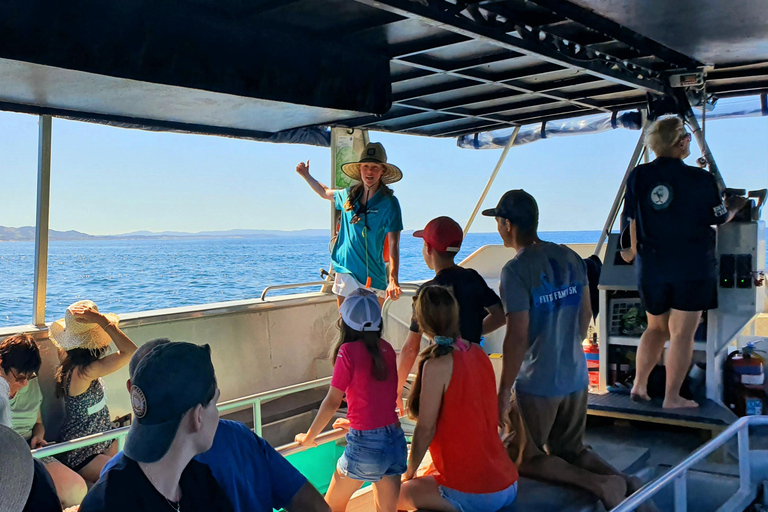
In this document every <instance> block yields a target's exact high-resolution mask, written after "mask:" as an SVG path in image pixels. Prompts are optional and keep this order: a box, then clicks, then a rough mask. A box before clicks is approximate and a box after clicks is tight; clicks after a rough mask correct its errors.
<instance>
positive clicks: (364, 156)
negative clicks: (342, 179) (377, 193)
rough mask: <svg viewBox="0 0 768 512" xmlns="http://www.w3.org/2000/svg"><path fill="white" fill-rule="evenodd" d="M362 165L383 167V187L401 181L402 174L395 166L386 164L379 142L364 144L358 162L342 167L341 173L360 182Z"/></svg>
mask: <svg viewBox="0 0 768 512" xmlns="http://www.w3.org/2000/svg"><path fill="white" fill-rule="evenodd" d="M364 163H373V164H379V165H381V166H382V167H384V172H383V173H382V174H381V182H382V183H384V184H385V185H389V184H390V183H395V182H396V181H400V180H401V179H403V172H402V171H401V170H400V169H398V168H397V166H394V165H392V164H388V163H387V152H386V151H384V146H382V145H381V143H379V142H369V143H368V144H366V145H365V148H364V149H363V152H362V153H361V154H360V161H359V162H351V163H348V164H344V165H342V166H341V171H342V172H343V173H344V174H346V175H347V176H349V177H350V178H352V179H353V180H355V181H362V180H361V179H360V164H364Z"/></svg>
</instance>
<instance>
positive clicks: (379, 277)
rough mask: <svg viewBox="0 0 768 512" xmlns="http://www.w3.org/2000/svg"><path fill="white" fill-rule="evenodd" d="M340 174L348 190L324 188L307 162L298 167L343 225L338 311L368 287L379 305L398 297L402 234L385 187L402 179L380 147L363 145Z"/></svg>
mask: <svg viewBox="0 0 768 512" xmlns="http://www.w3.org/2000/svg"><path fill="white" fill-rule="evenodd" d="M341 170H342V171H343V172H344V174H346V175H347V176H349V177H350V178H352V179H353V180H355V182H356V183H355V184H354V185H352V186H351V187H349V188H346V189H332V188H328V187H326V186H325V185H323V184H322V183H319V182H318V181H317V180H316V179H314V178H313V177H312V176H310V174H309V161H307V162H306V163H304V162H301V163H299V165H297V166H296V172H298V173H299V175H300V176H301V177H303V178H304V179H305V180H306V181H307V183H309V186H310V187H312V190H314V191H315V192H317V194H318V195H319V196H320V197H322V198H324V199H328V200H329V201H333V202H334V204H335V206H336V209H337V210H339V211H341V222H340V225H339V234H338V239H337V240H336V244H335V245H334V248H333V251H332V253H331V261H332V262H333V267H334V269H335V270H336V280H335V281H334V283H333V293H335V294H336V299H337V302H338V304H339V306H341V303H342V302H344V297H347V296H348V295H349V294H350V293H352V292H353V291H354V290H356V289H357V288H363V287H366V288H370V289H371V290H372V291H374V292H375V293H376V294H377V295H378V297H379V301H380V302H383V301H384V299H385V298H391V299H393V300H397V299H398V298H399V297H400V285H399V282H398V272H399V270H400V232H401V231H402V230H403V220H402V215H401V213H400V203H398V201H397V198H395V196H394V193H393V191H392V190H391V189H390V188H389V187H388V186H387V185H390V184H392V183H395V182H397V181H400V179H401V178H402V177H403V173H402V172H401V171H400V169H398V168H397V167H395V166H394V165H392V164H388V163H387V154H386V152H385V151H384V146H382V145H381V144H380V143H378V142H371V143H368V144H366V146H365V149H364V150H363V153H362V155H360V161H359V162H354V163H348V164H345V165H343V166H342V168H341ZM385 242H386V243H388V245H389V268H388V269H387V267H385V263H384V257H383V252H384V243H385Z"/></svg>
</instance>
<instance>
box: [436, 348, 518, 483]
mask: <svg viewBox="0 0 768 512" xmlns="http://www.w3.org/2000/svg"><path fill="white" fill-rule="evenodd" d="M496 396H497V395H496V378H495V376H494V373H493V366H492V365H491V360H490V359H488V356H487V355H485V352H483V350H482V349H481V348H480V347H479V346H477V345H476V344H474V343H470V347H469V349H468V350H466V351H461V350H454V351H453V373H452V374H451V382H450V383H449V384H448V389H447V390H446V391H445V394H444V395H443V405H442V407H441V410H440V416H438V418H437V429H436V431H435V437H434V439H433V440H432V444H431V445H430V446H429V451H430V453H431V454H432V460H433V461H434V463H435V469H437V471H438V472H439V475H435V479H436V480H437V483H439V484H440V485H443V486H445V487H448V488H451V489H456V490H457V491H461V492H469V493H475V494H486V493H492V492H498V491H502V490H504V489H506V488H507V487H509V486H510V485H512V484H514V483H515V482H516V481H517V478H518V475H517V468H516V467H515V464H514V463H513V462H512V460H511V459H510V458H509V455H507V452H506V450H505V449H504V445H503V444H502V443H501V438H500V437H499V433H498V428H497V426H498V421H499V414H498V404H497V400H496Z"/></svg>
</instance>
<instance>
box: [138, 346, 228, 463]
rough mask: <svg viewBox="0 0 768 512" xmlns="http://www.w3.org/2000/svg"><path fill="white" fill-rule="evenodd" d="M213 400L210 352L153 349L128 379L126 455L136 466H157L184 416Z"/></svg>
mask: <svg viewBox="0 0 768 512" xmlns="http://www.w3.org/2000/svg"><path fill="white" fill-rule="evenodd" d="M215 394H216V374H215V373H214V370H213V363H212V362H211V348H210V347H209V346H208V345H195V344H193V343H186V342H170V343H164V344H160V345H157V346H156V347H154V348H153V349H152V350H150V351H149V353H148V354H146V355H145V356H144V358H143V359H142V360H141V361H140V362H139V364H138V365H137V366H136V370H135V373H134V375H133V376H132V378H131V408H132V409H133V422H132V423H131V429H130V430H129V431H128V436H127V438H126V441H125V449H124V451H125V454H126V455H127V456H128V457H130V458H131V459H133V460H135V461H138V462H147V463H149V462H156V461H158V460H160V459H161V458H162V457H163V456H164V455H165V454H166V453H167V452H168V449H169V448H170V447H171V443H173V439H174V438H175V437H176V432H177V430H178V429H179V424H180V423H181V419H182V417H183V416H184V414H186V413H187V411H189V410H190V409H192V408H193V407H196V406H197V405H198V404H202V405H206V404H208V403H209V402H210V401H211V400H212V399H213V397H214V396H215Z"/></svg>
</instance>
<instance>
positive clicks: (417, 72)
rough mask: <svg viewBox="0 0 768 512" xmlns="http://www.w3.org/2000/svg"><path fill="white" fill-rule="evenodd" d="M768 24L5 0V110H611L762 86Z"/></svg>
mask: <svg viewBox="0 0 768 512" xmlns="http://www.w3.org/2000/svg"><path fill="white" fill-rule="evenodd" d="M766 26H768V9H766V8H765V3H764V2H762V1H755V0H752V1H744V2H733V1H729V0H695V1H694V0H678V1H675V2H670V1H669V0H615V1H612V2H606V1H604V0H570V1H564V0H482V1H461V0H452V1H446V0H247V1H246V0H165V1H162V2H152V1H149V0H137V1H130V2H104V1H99V0H72V1H70V2H58V1H54V0H27V1H25V2H2V3H0V109H2V110H9V111H16V112H27V113H34V114H48V115H53V116H58V117H65V118H71V119H79V120H84V121H90V122H98V123H108V124H113V125H119V126H128V127H136V128H144V129H150V130H169V131H180V132H190V133H201V134H213V135H225V136H232V137H242V138H250V139H256V140H268V141H275V142H298V143H311V144H319V145H326V144H327V143H328V142H327V141H328V130H327V128H326V127H327V126H346V127H355V128H358V127H359V128H368V129H373V130H381V131H387V132H395V133H406V134H416V135H425V136H433V137H458V136H463V135H471V134H474V133H477V132H484V131H492V130H499V129H505V128H507V129H509V128H513V127H515V126H520V125H528V124H541V123H542V122H545V121H546V122H547V123H551V122H552V121H556V120H559V119H570V118H575V117H584V116H591V115H602V116H603V118H605V117H612V116H613V114H614V113H616V112H626V111H628V110H632V109H637V108H640V107H643V106H645V105H647V102H648V98H649V97H650V98H662V97H669V96H672V94H671V92H672V86H673V85H680V86H684V88H685V90H686V92H687V94H688V96H689V97H692V98H695V97H701V98H706V99H707V100H708V101H711V100H712V99H713V98H716V97H727V96H738V95H750V94H751V95H755V94H762V93H765V92H766V91H768V31H767V30H765V27H766ZM619 118H623V115H619V116H616V119H619ZM547 126H548V127H549V128H548V129H549V130H552V126H553V125H551V124H548V125H547ZM462 140H466V139H462Z"/></svg>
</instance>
